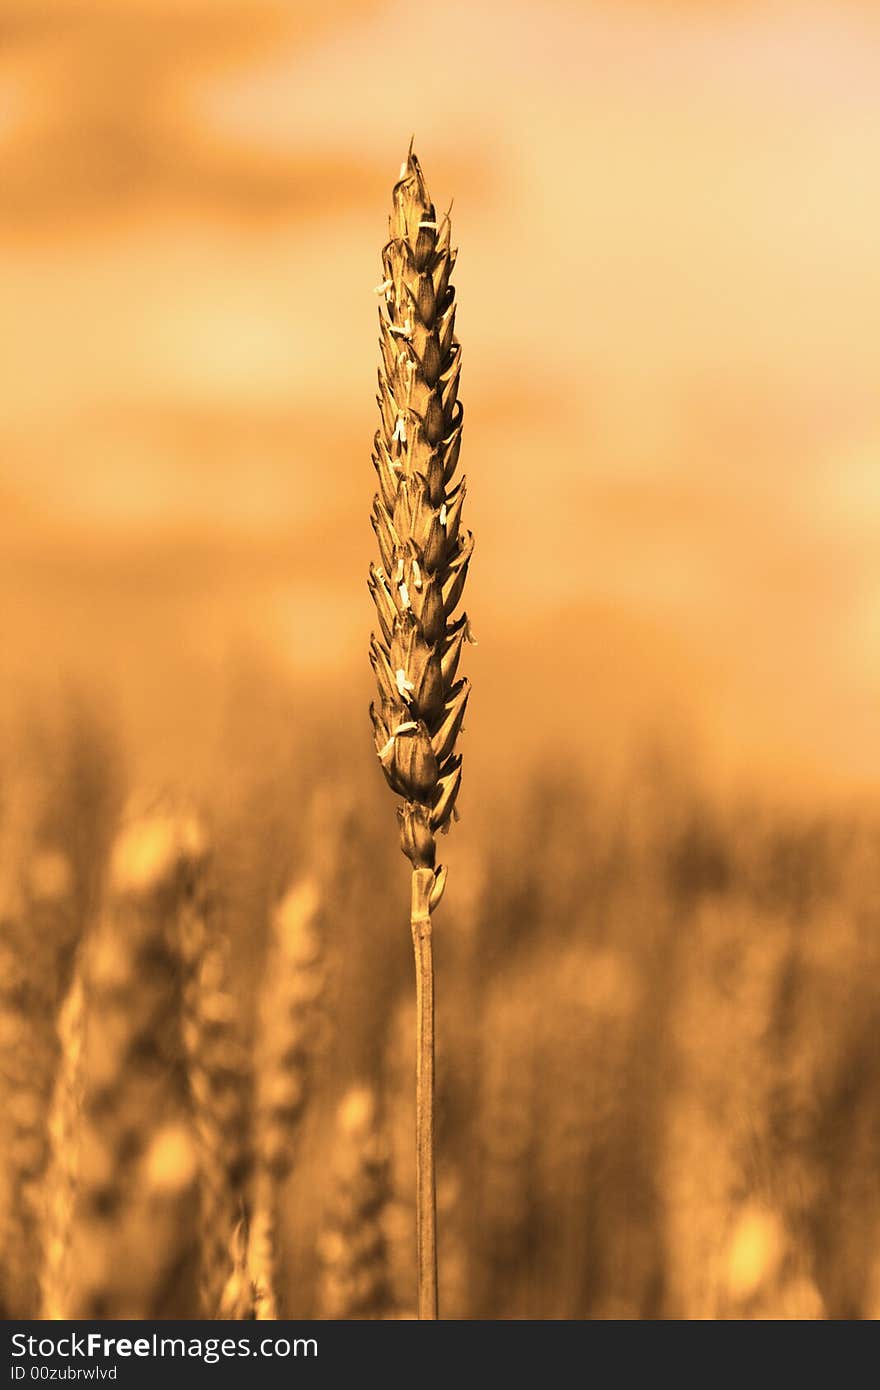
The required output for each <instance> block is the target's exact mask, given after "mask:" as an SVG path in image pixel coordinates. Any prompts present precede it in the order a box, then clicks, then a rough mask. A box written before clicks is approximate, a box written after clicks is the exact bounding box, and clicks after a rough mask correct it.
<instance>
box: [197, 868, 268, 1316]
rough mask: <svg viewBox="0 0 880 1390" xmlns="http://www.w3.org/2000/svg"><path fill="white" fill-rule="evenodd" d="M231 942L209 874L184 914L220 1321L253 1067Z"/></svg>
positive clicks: (204, 1231)
mask: <svg viewBox="0 0 880 1390" xmlns="http://www.w3.org/2000/svg"><path fill="white" fill-rule="evenodd" d="M228 945H229V943H228V941H227V939H226V937H225V936H223V935H221V933H220V931H219V928H218V925H217V922H216V917H215V914H214V913H213V912H212V911H211V904H210V899H209V896H208V894H207V892H206V884H205V878H204V875H201V876H200V878H199V880H198V881H197V884H196V891H195V892H194V893H193V894H192V896H191V897H190V898H189V899H188V900H187V901H185V903H184V904H183V907H182V910H181V913H180V946H181V953H182V958H183V966H184V972H185V974H184V986H183V996H182V1008H183V1044H184V1050H185V1054H186V1063H187V1073H188V1079H189V1090H190V1097H191V1104H192V1112H193V1121H194V1125H195V1132H196V1142H197V1147H198V1153H199V1179H200V1202H199V1207H200V1211H199V1221H200V1300H201V1310H202V1314H203V1316H205V1317H211V1318H213V1317H216V1316H218V1309H219V1306H220V1301H221V1297H222V1295H223V1292H224V1290H225V1288H226V1286H227V1284H228V1282H229V1280H230V1278H231V1277H232V1275H233V1272H234V1267H235V1258H236V1248H237V1245H236V1233H237V1229H238V1227H239V1225H240V1212H241V1208H242V1203H243V1196H244V1183H245V1179H246V1176H247V1171H248V1166H249V1160H250V1152H249V1143H248V1140H249V1134H250V1123H249V1093H250V1087H251V1068H250V1064H249V1059H248V1057H247V1053H246V1050H245V1047H244V1042H243V1038H242V1035H241V1024H240V1019H239V1013H240V1007H239V1004H238V1001H237V999H236V996H235V993H234V991H233V988H232V983H231V979H230V976H231V970H230V966H229V961H228Z"/></svg>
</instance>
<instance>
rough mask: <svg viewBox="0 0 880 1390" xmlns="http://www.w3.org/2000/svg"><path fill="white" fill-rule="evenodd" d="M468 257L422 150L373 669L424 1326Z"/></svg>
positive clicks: (450, 793)
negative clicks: (391, 815) (394, 883)
mask: <svg viewBox="0 0 880 1390" xmlns="http://www.w3.org/2000/svg"><path fill="white" fill-rule="evenodd" d="M455 256H456V253H455V251H454V250H453V249H452V247H451V243H450V222H449V215H448V214H447V215H446V216H445V217H443V218H441V219H440V220H438V218H437V214H436V212H435V209H434V204H433V203H432V202H431V199H430V198H429V196H428V191H427V189H426V187H425V181H424V179H423V177H422V171H421V169H420V167H419V162H418V160H417V159H416V156H415V155H414V154H413V152H412V147H410V151H409V155H408V156H407V159H406V161H405V162H404V164H403V166H402V168H401V171H400V178H399V180H398V182H397V183H396V184H395V186H394V194H393V207H392V212H391V217H390V219H389V239H388V242H387V244H386V246H385V248H384V251H383V253H382V262H383V268H384V272H385V276H384V280H383V282H382V284H381V285H380V286H379V292H380V293H381V295H382V304H381V305H380V310H379V326H380V347H381V365H380V368H379V396H378V403H379V411H380V415H381V425H380V428H379V429H378V431H377V432H376V437H375V447H374V452H373V464H374V466H375V469H376V472H377V474H378V478H379V491H378V493H377V495H376V497H375V500H374V503H373V514H372V518H371V519H372V524H373V529H374V531H375V533H376V538H377V540H378V543H379V553H380V555H381V559H382V563H381V565H374V566H372V568H371V570H370V592H371V594H372V597H373V601H374V603H375V605H376V612H377V613H378V617H379V627H380V633H379V635H378V636H377V635H374V636H373V638H372V640H371V644H370V660H371V663H372V666H373V671H374V673H375V675H376V680H377V683H378V687H379V700H378V702H377V703H376V704H374V705H373V706H371V715H372V720H373V729H374V733H375V740H376V751H377V754H378V756H379V761H380V763H381V765H382V769H383V771H384V773H385V776H386V778H387V780H388V782H389V784H390V786H391V788H392V790H393V791H395V792H397V793H399V795H400V796H402V797H403V798H404V802H403V806H402V807H401V808H400V809H399V810H398V819H399V822H400V835H401V847H402V849H403V852H404V854H405V855H406V856H407V858H408V859H409V860H410V863H411V864H412V908H411V918H410V921H411V928H412V938H413V947H414V951H415V959H416V1000H417V1024H416V1027H417V1053H416V1174H417V1198H416V1201H417V1231H418V1266H419V1316H420V1317H422V1318H436V1317H437V1240H436V1195H435V1179H434V970H433V955H432V940H431V912H432V911H433V909H434V908H435V907H436V906H437V904H438V903H439V901H440V898H441V896H442V893H443V886H444V881H445V871H444V870H443V869H442V868H439V867H438V866H437V863H436V845H435V840H434V837H435V834H436V833H437V831H445V830H447V829H448V828H449V824H450V820H451V818H452V817H453V815H454V814H455V802H456V798H457V796H458V789H459V785H460V782H461V756H460V755H459V754H458V753H456V751H455V745H456V740H457V737H458V734H459V731H460V729H461V722H462V719H463V717H464V711H465V706H466V705H467V700H468V690H469V687H468V683H467V681H466V680H459V681H456V673H457V669H458V662H459V657H460V655H461V648H462V644H463V643H464V641H465V640H469V638H470V631H469V627H468V620H467V616H466V615H462V616H461V617H459V618H458V619H456V620H453V618H452V614H453V613H454V611H455V609H456V607H457V605H458V601H459V599H460V597H461V592H462V588H463V586H464V581H465V576H466V574H467V569H468V564H469V561H470V556H471V551H472V550H473V537H472V535H471V534H470V533H469V532H467V531H463V530H462V528H461V509H462V503H463V501H464V494H465V483H464V479H463V478H462V479H461V480H460V481H459V482H458V483H456V484H453V475H454V473H455V469H456V466H457V463H458V455H459V449H460V445H461V427H462V407H461V404H460V403H459V401H458V377H459V368H460V359H461V353H460V348H459V345H458V340H457V339H456V337H455V294H454V290H453V288H452V286H451V285H450V283H449V278H450V274H451V272H452V268H453V266H454V264H455Z"/></svg>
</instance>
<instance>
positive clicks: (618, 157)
mask: <svg viewBox="0 0 880 1390" xmlns="http://www.w3.org/2000/svg"><path fill="white" fill-rule="evenodd" d="M412 131H415V133H416V137H417V148H418V150H419V153H420V156H421V159H422V162H423V165H424V167H425V170H426V174H427V176H428V179H429V182H430V185H431V188H432V190H433V191H434V195H435V197H436V198H437V200H438V202H444V201H448V200H449V199H450V198H451V197H452V196H453V195H454V197H455V209H454V229H455V232H456V236H457V240H458V242H459V244H460V247H461V256H460V261H459V268H458V272H457V283H458V291H459V299H460V305H461V308H460V319H459V331H460V336H461V338H462V342H463V348H464V354H465V355H464V363H465V366H464V374H463V387H462V395H463V398H464V400H465V405H466V410H467V427H466V444H465V449H464V451H463V464H464V468H465V471H466V472H467V473H468V476H469V482H470V490H469V507H470V524H471V525H472V526H473V527H474V529H475V531H476V532H477V538H478V550H477V555H476V558H475V562H474V567H473V574H472V580H471V582H470V584H469V589H470V593H469V599H468V606H469V608H470V611H471V613H472V616H473V621H474V626H475V629H476V631H477V633H478V635H479V637H480V641H481V645H480V647H479V648H478V649H477V651H476V653H475V654H474V661H473V667H474V670H473V673H472V674H473V675H474V677H475V680H476V681H477V682H478V684H477V687H476V689H477V695H476V696H475V701H474V705H475V710H474V714H473V715H472V717H471V719H470V721H469V733H470V734H471V735H473V736H474V746H475V747H476V746H477V744H478V743H481V744H482V748H483V756H484V757H485V758H486V759H496V760H498V759H502V758H504V757H506V756H508V754H507V752H506V750H507V749H508V748H509V746H510V731H511V729H512V728H513V726H514V724H515V723H516V724H517V725H519V726H521V725H522V723H523V721H524V720H525V718H526V716H527V715H528V717H529V725H530V734H529V737H528V739H527V742H531V743H538V742H540V741H541V740H542V739H544V738H551V739H554V740H557V741H558V740H561V741H562V743H563V744H566V745H568V744H570V745H571V746H572V747H574V748H576V749H589V748H591V747H592V746H593V745H594V744H595V743H596V742H605V741H606V740H609V741H610V742H611V743H613V744H615V745H617V744H619V743H620V744H622V743H624V742H625V741H626V739H627V738H628V737H629V736H630V735H631V734H632V733H633V731H635V730H638V729H640V728H642V727H643V726H645V725H647V726H650V727H658V728H662V727H665V726H667V725H668V724H674V725H675V726H676V727H677V729H678V730H679V732H680V731H682V730H687V731H689V732H692V733H693V735H694V737H695V738H696V739H697V740H698V742H699V744H700V746H701V747H702V749H703V753H704V756H706V757H707V758H708V759H709V760H710V761H714V762H715V763H717V764H718V765H719V766H722V767H724V768H725V769H727V770H728V771H730V772H732V773H733V774H734V775H736V776H741V777H745V778H753V777H755V776H761V777H763V776H767V775H770V776H773V777H774V778H777V779H778V776H779V773H780V771H782V772H783V773H784V775H785V779H786V780H787V781H790V783H791V785H792V786H793V787H797V786H799V785H800V784H801V782H812V781H814V780H816V779H819V780H820V782H821V783H822V784H823V785H827V786H831V785H837V786H843V787H847V786H855V785H861V786H865V785H868V786H869V785H871V784H872V782H873V768H874V766H876V765H877V762H878V760H880V706H878V700H877V693H878V684H880V655H878V652H880V648H878V625H880V562H878V559H877V556H878V546H877V541H876V536H877V529H878V523H880V470H878V461H880V422H878V411H877V390H876V386H877V365H876V363H877V350H876V339H877V325H878V323H880V264H878V259H877V250H876V248H877V246H878V245H880V192H878V186H877V181H876V178H875V177H874V176H873V173H874V169H875V167H876V150H877V141H878V135H880V17H878V13H877V12H876V11H875V10H874V9H873V8H872V7H871V6H869V5H855V4H846V3H833V4H832V3H827V4H819V3H815V4H810V3H807V0H797V2H795V0H792V3H776V4H763V5H758V4H751V5H750V4H739V5H737V4H703V5H701V4H697V3H693V4H676V5H671V4H668V3H664V4H660V3H657V4H654V5H651V4H648V3H641V4H638V3H621V4H615V5H610V4H605V5H599V4H589V3H574V0H571V2H570V3H556V4H553V3H544V4H541V5H536V4H516V3H513V4H511V3H504V4H500V3H499V4H496V3H489V2H488V0H469V3H466V4H465V3H458V2H457V0H452V2H451V3H447V4H446V5H445V6H443V7H437V6H435V7H423V6H419V7H413V6H408V5H403V4H380V3H349V4H332V3H329V4H322V5H317V4H312V3H304V0H298V3H297V4H296V5H295V6H291V5H288V4H274V5H273V4H267V3H251V4H248V5H245V4H243V3H233V0H211V3H210V4H208V3H207V2H206V0H202V3H197V0H174V3H172V0H125V2H124V3H123V0H114V3H112V4H110V3H103V4H102V3H86V0H32V2H31V3H15V0H5V3H3V4H2V5H0V159H2V167H3V170H4V175H3V179H2V182H0V295H2V304H3V315H2V322H0V383H2V384H0V460H2V462H0V470H2V472H0V500H2V501H3V504H4V505H3V509H2V520H0V527H2V535H0V545H2V551H3V555H2V558H0V582H2V584H3V588H4V590H5V592H6V595H7V603H6V604H5V605H4V606H5V609H6V628H7V642H6V645H5V652H4V656H3V665H4V667H5V669H6V670H11V671H12V672H13V673H16V679H17V678H18V676H20V674H21V672H23V671H33V669H34V667H35V666H37V665H39V664H40V663H41V662H42V663H45V664H47V665H48V667H49V668H50V669H52V670H57V669H59V668H61V669H66V668H67V667H73V668H77V669H80V670H85V671H87V672H90V673H92V674H93V675H99V676H100V678H101V679H102V680H103V681H108V682H110V683H111V684H112V685H114V686H118V687H119V689H120V691H121V692H122V694H121V699H122V702H123V704H125V703H126V702H128V703H129V704H130V705H131V707H132V710H133V711H134V712H133V716H132V717H133V719H134V720H135V722H136V720H137V717H138V716H137V711H136V706H137V696H138V692H139V691H140V692H141V693H142V692H143V690H144V670H145V669H149V670H150V671H151V672H152V673H153V679H154V680H156V682H157V684H158V685H161V686H162V688H163V689H168V688H169V684H170V686H171V687H173V685H174V680H173V675H174V673H175V672H178V671H179V666H180V650H181V648H185V649H186V653H187V661H197V660H199V659H202V660H204V661H205V662H207V663H217V662H222V661H223V660H224V659H225V656H226V654H227V653H228V652H229V650H231V649H233V648H234V647H235V646H236V644H238V643H241V642H244V641H250V640H257V641H259V642H263V643H265V644H266V645H267V646H268V647H269V648H270V649H271V650H272V651H273V652H274V653H276V654H277V655H278V656H280V657H281V659H282V660H283V661H284V662H285V664H286V665H288V666H289V667H290V668H291V669H292V670H294V671H295V672H298V671H306V672H308V673H309V674H314V673H315V672H316V671H318V670H320V671H330V672H333V673H341V672H347V671H349V670H351V671H353V672H354V673H355V674H354V675H353V676H352V680H353V681H355V682H356V683H358V682H360V681H361V680H362V682H363V689H364V698H366V695H367V691H368V686H369V672H368V669H367V667H366V661H365V659H363V660H362V659H361V656H362V648H363V647H364V643H365V638H366V635H367V630H368V626H369V622H370V617H369V607H368V601H367V599H366V593H365V588H364V575H365V572H366V566H367V563H368V561H369V558H370V552H371V542H372V533H371V532H370V529H369V526H368V524H367V513H368V508H369V501H370V497H371V494H372V486H373V484H372V473H371V469H370V466H369V457H368V456H369V443H370V438H371V434H372V430H373V428H374V403H373V383H374V374H375V363H376V349H375V342H374V328H375V323H374V316H375V300H374V297H373V296H372V294H371V289H372V286H373V285H374V284H375V283H376V280H377V279H378V251H379V246H380V243H381V238H382V233H383V229H384V225H385V224H384V219H385V216H386V209H387V203H388V197H389V192H390V185H391V183H392V181H393V178H394V176H395V175H396V171H397V166H398V163H399V160H400V158H401V157H402V154H403V152H404V151H405V147H406V143H407V141H408V139H409V135H410V133H411V132H412ZM523 634H525V643H524V642H523ZM527 664H528V666H529V669H530V670H531V672H532V680H531V682H530V683H527V682H525V681H524V678H523V670H524V667H525V665H527ZM156 672H160V673H163V679H162V681H159V678H158V676H157V675H156ZM166 678H167V679H166ZM481 688H482V692H483V693H482V695H480V693H479V692H480V689H481ZM356 689H357V690H358V698H360V694H359V686H358V685H357V684H356ZM151 698H152V695H151Z"/></svg>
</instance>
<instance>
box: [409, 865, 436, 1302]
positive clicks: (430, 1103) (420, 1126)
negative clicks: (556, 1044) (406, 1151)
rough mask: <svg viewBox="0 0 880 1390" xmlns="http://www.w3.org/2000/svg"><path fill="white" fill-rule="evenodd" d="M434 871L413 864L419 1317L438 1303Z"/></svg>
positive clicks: (412, 919)
mask: <svg viewBox="0 0 880 1390" xmlns="http://www.w3.org/2000/svg"><path fill="white" fill-rule="evenodd" d="M433 882H434V875H433V874H432V873H431V871H430V870H428V869H414V870H413V877H412V914H411V923H410V925H411V927H412V939H413V949H414V951H415V961H416V1239H417V1249H418V1270H419V1317H420V1318H428V1319H435V1318H437V1317H439V1310H438V1306H437V1183H436V1178H435V1173H434V951H433V943H432V940H431V915H430V894H431V888H432V886H433Z"/></svg>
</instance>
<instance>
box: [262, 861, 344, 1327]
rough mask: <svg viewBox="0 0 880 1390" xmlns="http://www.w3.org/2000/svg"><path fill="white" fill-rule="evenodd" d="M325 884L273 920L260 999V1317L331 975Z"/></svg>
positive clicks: (315, 883) (292, 895)
mask: <svg viewBox="0 0 880 1390" xmlns="http://www.w3.org/2000/svg"><path fill="white" fill-rule="evenodd" d="M321 907H322V884H321V881H320V879H319V878H318V877H305V878H303V879H301V880H298V881H297V882H296V883H294V884H293V885H292V887H291V888H290V889H289V890H288V892H287V893H286V894H285V895H284V897H283V898H282V900H281V902H280V903H279V904H278V907H277V908H276V910H275V913H274V915H273V917H272V922H271V933H270V940H269V948H268V953H267V956H266V963H265V972H264V976H263V983H262V987H261V990H260V997H259V1000H258V1004H257V1011H258V1018H257V1041H256V1070H255V1093H256V1139H255V1155H254V1162H255V1169H254V1179H253V1191H252V1197H251V1222H250V1230H249V1235H248V1267H249V1271H250V1277H251V1282H252V1286H253V1289H254V1300H255V1303H254V1317H256V1318H258V1319H271V1318H275V1317H277V1315H278V1314H277V1299H276V1293H275V1286H276V1271H275V1263H276V1254H275V1244H276V1229H277V1225H278V1201H279V1193H280V1187H281V1184H282V1183H283V1182H284V1180H285V1179H286V1178H287V1176H288V1174H289V1172H290V1169H291V1166H292V1164H293V1160H294V1154H295V1148H296V1141H297V1137H298V1133H299V1128H300V1125H301V1122H302V1119H303V1114H304V1111H305V1107H306V1102H307V1098H308V1092H309V1082H310V1073H311V1068H312V1062H313V1057H314V1052H315V1045H316V1034H317V1024H318V1022H319V1017H320V1005H321V1001H322V997H323V994H324V989H325V983H326V972H325V968H324V961H323V953H322V947H321V936H320V931H319V925H318V923H319V917H320V911H321Z"/></svg>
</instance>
